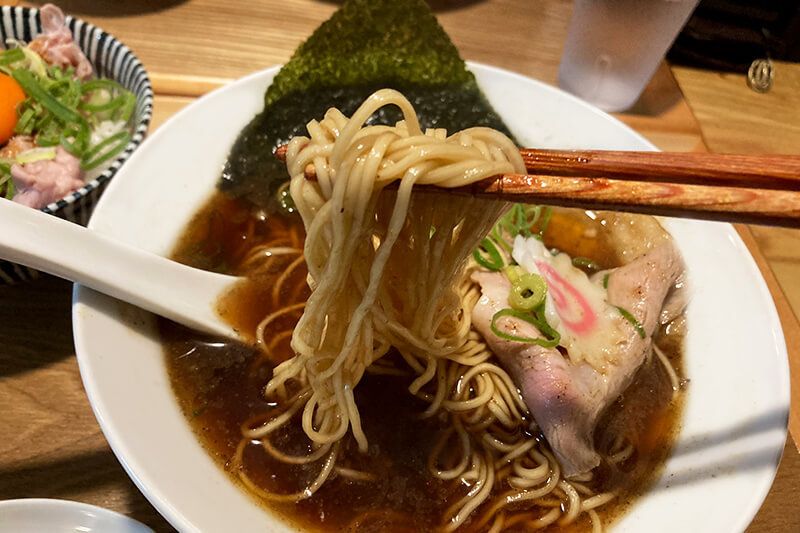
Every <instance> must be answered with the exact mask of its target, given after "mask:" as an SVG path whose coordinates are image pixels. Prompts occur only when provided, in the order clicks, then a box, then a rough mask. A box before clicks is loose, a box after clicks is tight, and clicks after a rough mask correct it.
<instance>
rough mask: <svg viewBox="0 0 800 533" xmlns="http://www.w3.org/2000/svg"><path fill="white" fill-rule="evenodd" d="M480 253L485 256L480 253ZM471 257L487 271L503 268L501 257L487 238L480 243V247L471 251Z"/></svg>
mask: <svg viewBox="0 0 800 533" xmlns="http://www.w3.org/2000/svg"><path fill="white" fill-rule="evenodd" d="M482 251H483V252H484V253H485V254H486V255H484V253H481V252H482ZM472 257H474V258H475V262H476V263H478V264H479V265H480V266H482V267H483V268H486V269H489V270H495V271H496V270H500V269H501V268H503V266H505V263H504V262H503V256H502V255H500V251H499V250H498V249H497V246H495V244H494V241H492V239H490V238H488V237H486V238H485V239H483V240H482V241H481V245H480V247H478V248H477V249H476V250H473V251H472Z"/></svg>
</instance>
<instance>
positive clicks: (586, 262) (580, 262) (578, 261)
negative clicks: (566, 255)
mask: <svg viewBox="0 0 800 533" xmlns="http://www.w3.org/2000/svg"><path fill="white" fill-rule="evenodd" d="M572 264H573V265H575V266H578V267H584V268H588V269H590V270H600V265H598V264H597V263H595V262H594V261H592V260H591V259H587V258H586V257H573V258H572Z"/></svg>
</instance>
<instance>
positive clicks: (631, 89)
mask: <svg viewBox="0 0 800 533" xmlns="http://www.w3.org/2000/svg"><path fill="white" fill-rule="evenodd" d="M698 1H699V0H575V11H574V13H573V15H572V20H571V22H570V25H569V33H568V35H567V41H566V43H565V45H564V53H563V55H562V56H561V65H560V67H559V70H558V84H559V85H560V86H561V88H563V89H565V90H567V91H569V92H571V93H572V94H574V95H576V96H579V97H580V98H583V99H584V100H586V101H588V102H591V103H592V104H594V105H596V106H597V107H599V108H600V109H603V110H605V111H621V110H623V109H627V108H629V107H630V106H632V105H633V104H634V102H636V99H637V98H638V97H639V95H640V94H641V92H642V90H643V89H644V87H645V86H646V85H647V82H648V81H650V78H651V77H652V76H653V74H654V73H655V71H656V69H657V68H658V66H659V64H660V63H661V60H662V59H663V58H664V56H665V55H666V53H667V50H668V49H669V47H670V45H671V44H672V42H673V41H674V40H675V37H677V35H678V33H679V32H680V30H681V28H683V26H684V24H686V21H687V20H689V16H690V15H691V14H692V11H694V8H695V7H696V6H697V3H698Z"/></svg>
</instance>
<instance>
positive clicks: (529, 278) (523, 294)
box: [508, 274, 547, 311]
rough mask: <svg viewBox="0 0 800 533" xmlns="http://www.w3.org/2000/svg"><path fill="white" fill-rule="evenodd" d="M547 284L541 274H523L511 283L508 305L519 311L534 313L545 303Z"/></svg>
mask: <svg viewBox="0 0 800 533" xmlns="http://www.w3.org/2000/svg"><path fill="white" fill-rule="evenodd" d="M546 294H547V282H546V281H545V280H544V278H543V277H542V276H540V275H539V274H522V275H521V276H519V277H518V278H517V279H516V280H514V281H512V283H511V292H510V293H509V295H508V303H509V305H511V307H512V308H513V309H516V310H517V311H533V310H534V309H536V308H537V307H539V306H540V305H541V304H543V303H544V298H545V295H546Z"/></svg>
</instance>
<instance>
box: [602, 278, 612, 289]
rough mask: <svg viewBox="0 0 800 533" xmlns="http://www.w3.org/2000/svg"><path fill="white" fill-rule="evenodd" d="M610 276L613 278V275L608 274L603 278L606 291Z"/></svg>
mask: <svg viewBox="0 0 800 533" xmlns="http://www.w3.org/2000/svg"><path fill="white" fill-rule="evenodd" d="M610 276H611V274H606V275H605V276H603V288H604V289H607V288H608V278H609V277H610Z"/></svg>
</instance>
